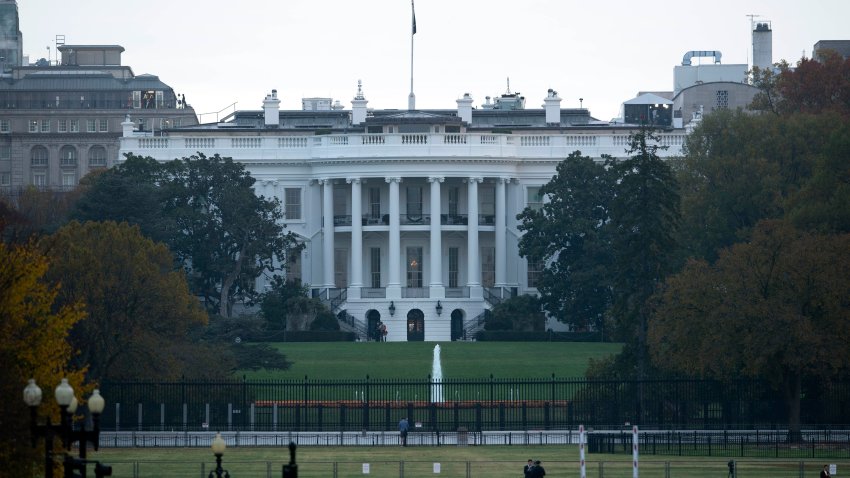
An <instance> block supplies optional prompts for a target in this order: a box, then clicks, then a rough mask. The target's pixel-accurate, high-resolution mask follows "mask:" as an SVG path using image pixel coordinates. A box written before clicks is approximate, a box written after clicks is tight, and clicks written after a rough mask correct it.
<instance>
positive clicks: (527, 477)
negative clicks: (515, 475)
mask: <svg viewBox="0 0 850 478" xmlns="http://www.w3.org/2000/svg"><path fill="white" fill-rule="evenodd" d="M533 468H534V462H533V461H532V460H531V458H529V459H528V463H527V464H526V465H525V466H524V467H522V476H523V478H531V476H532V475H531V473H532V469H533Z"/></svg>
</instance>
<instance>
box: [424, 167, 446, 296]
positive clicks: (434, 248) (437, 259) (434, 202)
mask: <svg viewBox="0 0 850 478" xmlns="http://www.w3.org/2000/svg"><path fill="white" fill-rule="evenodd" d="M444 179H445V178H443V177H430V178H428V182H430V183H431V290H430V297H431V298H432V299H434V298H437V299H443V298H445V297H446V288H445V287H443V267H442V265H443V241H442V234H443V231H442V229H441V225H440V208H441V206H440V183H441V182H443V181H444Z"/></svg>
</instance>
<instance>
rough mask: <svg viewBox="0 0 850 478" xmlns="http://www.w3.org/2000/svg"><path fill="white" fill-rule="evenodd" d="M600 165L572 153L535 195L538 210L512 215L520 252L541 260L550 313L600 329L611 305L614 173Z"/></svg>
mask: <svg viewBox="0 0 850 478" xmlns="http://www.w3.org/2000/svg"><path fill="white" fill-rule="evenodd" d="M610 166H611V162H610V159H606V162H605V163H604V164H600V163H597V162H595V161H594V160H593V159H591V158H589V157H586V156H581V153H580V152H574V153H572V154H570V156H569V157H568V158H567V159H565V160H564V161H562V162H561V163H560V164H558V166H557V174H556V175H555V176H554V177H553V178H552V180H551V181H549V182H548V183H547V184H546V185H544V186H543V187H542V188H541V190H540V194H541V195H544V196H545V197H546V198H548V199H547V201H546V202H544V203H543V205H542V207H541V208H540V209H539V210H534V209H526V210H524V211H523V212H522V213H521V214H519V215H518V216H517V218H518V219H519V220H521V221H522V224H520V226H519V229H520V231H523V232H525V234H524V235H523V236H522V238H521V239H520V242H519V250H520V254H521V255H522V256H524V257H528V258H530V259H537V260H544V261H546V264H547V265H546V268H545V269H544V270H543V272H542V276H541V280H540V284H539V285H538V287H537V289H538V290H539V291H540V294H541V298H542V302H543V306H544V308H545V309H546V310H547V311H548V312H549V314H551V315H553V316H555V317H557V318H558V320H560V321H562V322H565V323H567V324H569V325H571V326H572V327H575V328H577V329H587V328H593V329H597V330H599V329H601V328H602V326H603V318H604V316H605V313H606V311H607V309H608V307H609V306H610V305H611V275H610V267H611V265H612V256H611V249H610V236H609V234H608V229H607V224H608V222H609V221H610V206H611V201H612V199H613V197H614V192H615V186H616V177H615V176H614V174H613V173H612V169H611V167H610Z"/></svg>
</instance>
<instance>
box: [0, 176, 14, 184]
mask: <svg viewBox="0 0 850 478" xmlns="http://www.w3.org/2000/svg"><path fill="white" fill-rule="evenodd" d="M11 185H12V173H0V186H11Z"/></svg>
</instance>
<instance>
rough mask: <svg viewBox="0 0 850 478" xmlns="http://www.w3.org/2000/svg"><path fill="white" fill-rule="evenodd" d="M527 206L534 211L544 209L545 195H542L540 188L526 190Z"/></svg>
mask: <svg viewBox="0 0 850 478" xmlns="http://www.w3.org/2000/svg"><path fill="white" fill-rule="evenodd" d="M525 191H526V194H527V196H526V201H525V206H526V207H527V208H529V209H531V210H533V211H539V210H541V209H542V208H543V195H542V194H540V187H529V188H527V189H526V190H525Z"/></svg>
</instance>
